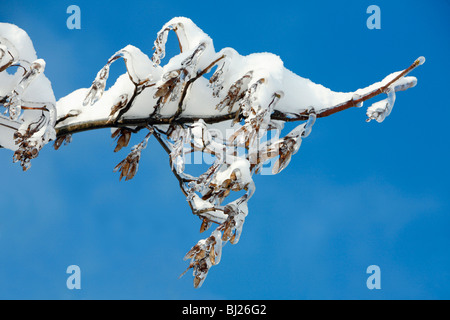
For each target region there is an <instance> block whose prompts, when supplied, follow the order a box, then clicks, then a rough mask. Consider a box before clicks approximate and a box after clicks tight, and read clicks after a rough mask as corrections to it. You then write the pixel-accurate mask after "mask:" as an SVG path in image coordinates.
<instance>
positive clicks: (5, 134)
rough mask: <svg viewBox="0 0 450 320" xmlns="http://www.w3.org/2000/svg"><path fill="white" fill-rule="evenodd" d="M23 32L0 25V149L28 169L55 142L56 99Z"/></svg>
mask: <svg viewBox="0 0 450 320" xmlns="http://www.w3.org/2000/svg"><path fill="white" fill-rule="evenodd" d="M44 70H45V61H44V60H42V59H38V58H37V56H36V52H35V50H34V47H33V44H32V42H31V40H30V38H29V37H28V35H27V34H26V33H25V31H23V30H21V29H20V28H18V27H16V26H15V25H12V24H8V23H0V104H1V107H2V108H3V111H2V114H0V146H1V147H4V148H8V149H11V150H13V151H15V152H14V156H13V161H14V162H19V163H20V165H21V166H22V168H23V170H28V169H29V167H30V165H31V163H30V161H31V159H33V158H36V157H37V156H38V154H39V151H40V150H41V149H42V147H43V146H44V145H45V144H46V143H47V142H49V141H50V140H54V139H56V132H55V124H56V117H57V112H56V100H55V97H54V95H53V90H52V87H51V84H50V81H49V80H48V79H47V78H46V77H45V75H44Z"/></svg>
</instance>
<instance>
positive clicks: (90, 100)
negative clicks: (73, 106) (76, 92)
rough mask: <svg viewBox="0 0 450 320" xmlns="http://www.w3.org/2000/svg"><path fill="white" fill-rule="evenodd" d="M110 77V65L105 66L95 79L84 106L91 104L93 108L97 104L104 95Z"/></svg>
mask: <svg viewBox="0 0 450 320" xmlns="http://www.w3.org/2000/svg"><path fill="white" fill-rule="evenodd" d="M108 76H109V64H107V65H105V66H104V67H103V68H102V69H101V70H100V71H99V72H98V73H97V76H96V77H95V80H94V81H93V82H92V85H91V88H90V90H89V92H88V94H87V95H86V98H85V99H84V101H83V106H86V105H88V104H90V105H91V106H92V105H93V104H94V103H96V102H97V101H98V100H100V98H101V97H102V95H103V92H104V91H105V87H106V80H108Z"/></svg>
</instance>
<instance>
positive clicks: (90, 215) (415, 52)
mask: <svg viewBox="0 0 450 320" xmlns="http://www.w3.org/2000/svg"><path fill="white" fill-rule="evenodd" d="M71 4H76V5H78V6H79V7H80V8H81V30H68V29H67V28H66V19H67V18H68V16H69V15H68V14H66V8H67V7H68V6H69V5H71ZM371 4H376V5H378V6H379V7H380V9H381V29H380V30H369V29H368V28H367V27H366V20H367V18H368V17H369V15H368V14H367V13H366V9H367V7H368V6H369V5H371ZM449 13H450V2H449V1H437V0H436V1H395V2H394V1H374V2H372V1H341V2H335V1H295V2H294V1H276V2H273V1H270V2H267V1H255V2H252V1H247V2H242V1H227V2H221V3H220V4H216V3H214V2H198V1H158V2H155V1H132V0H130V1H127V2H125V4H123V3H122V2H119V1H103V2H93V1H74V2H67V1H58V2H50V1H46V2H44V3H42V2H39V3H38V2H36V1H15V0H12V1H8V6H7V9H6V10H4V9H2V10H1V12H0V21H2V22H11V23H14V24H17V25H18V26H20V27H21V28H23V29H24V30H26V31H27V32H28V33H29V35H30V37H31V39H32V40H33V42H34V45H35V48H36V51H37V53H38V56H39V57H40V58H43V59H45V60H46V62H47V67H46V75H47V77H48V78H49V79H50V80H51V81H52V84H53V89H54V92H55V95H56V97H57V99H58V98H61V97H63V96H65V95H67V94H68V93H70V92H72V91H73V90H75V89H78V88H81V87H89V86H90V84H91V82H92V80H93V78H94V77H95V75H96V73H97V71H98V70H99V69H100V68H101V67H102V66H103V65H104V63H105V62H106V60H107V59H108V58H109V57H110V56H111V55H112V54H113V53H114V52H116V51H117V50H118V49H121V48H122V47H124V46H126V45H127V44H133V45H135V46H137V47H139V48H140V49H141V50H142V51H143V52H146V53H147V54H149V55H151V53H152V46H153V41H154V38H155V35H156V32H157V31H158V30H159V29H160V28H161V26H162V25H163V24H164V23H165V22H167V21H168V20H170V19H171V18H172V17H174V16H187V17H189V18H191V19H192V20H193V21H194V22H195V23H196V24H197V25H198V26H200V27H201V28H202V29H203V30H204V31H205V32H206V33H208V34H209V35H210V36H211V37H212V38H213V40H214V44H215V47H216V49H217V50H218V49H220V48H223V47H233V48H235V49H236V50H237V51H238V52H240V53H241V54H250V53H253V52H263V51H269V52H273V53H275V54H277V55H279V56H280V57H281V58H282V59H283V61H284V64H285V66H286V67H287V68H288V69H290V70H292V71H293V72H295V73H297V74H299V75H300V76H303V77H307V78H310V79H311V80H313V81H315V82H317V83H321V84H323V85H325V86H326V87H329V88H331V89H332V90H335V91H353V90H356V89H357V88H360V87H364V86H366V85H369V84H371V83H373V82H376V81H379V80H381V79H382V78H384V76H386V75H387V74H389V73H391V72H393V71H398V70H401V69H403V68H406V67H407V66H409V64H410V63H412V62H413V61H414V59H416V58H417V57H419V56H421V55H423V56H425V57H426V59H427V62H426V63H425V65H423V66H421V67H420V68H418V69H417V70H415V71H414V73H413V74H412V75H414V76H416V77H418V85H417V87H415V88H413V89H411V90H408V91H407V92H401V93H399V94H398V95H397V102H396V105H395V107H394V110H393V112H392V114H391V115H390V117H389V118H388V119H387V120H386V121H385V122H383V123H382V124H378V123H375V122H371V123H369V124H367V123H366V122H365V111H364V110H363V109H354V110H348V111H346V112H342V113H340V114H337V115H334V116H331V117H329V118H324V119H319V120H318V121H317V123H316V125H315V126H314V129H313V131H312V134H311V135H310V136H309V137H308V138H307V139H305V141H304V142H303V144H302V147H301V149H300V151H299V153H298V154H297V155H296V156H294V158H293V160H292V162H291V164H290V165H289V167H288V168H287V169H286V170H284V171H283V172H282V173H281V174H279V175H277V176H257V177H256V178H255V181H256V184H257V190H256V193H255V195H254V197H253V198H252V199H251V200H250V202H249V208H250V214H249V216H248V218H247V220H246V224H245V226H244V232H243V235H242V237H241V240H240V242H239V244H237V245H235V246H233V245H231V244H227V245H226V246H225V248H224V252H223V258H222V261H221V263H220V264H219V265H218V266H216V267H214V268H213V269H212V271H211V272H210V273H209V275H208V278H207V280H206V282H205V283H204V285H203V287H202V288H201V289H193V287H192V277H191V276H190V274H187V275H185V277H183V278H181V279H178V275H179V274H180V273H181V272H182V271H184V269H185V268H186V266H187V264H186V263H185V262H184V261H183V260H182V257H183V256H184V254H185V253H186V252H187V251H188V250H189V249H190V247H191V246H192V245H193V244H195V243H196V242H197V241H198V240H199V239H201V238H203V235H201V234H199V232H198V230H199V220H198V219H197V218H196V217H194V216H192V214H191V212H190V209H189V207H188V206H187V203H186V201H185V198H184V197H183V195H182V194H181V192H180V191H179V188H178V186H177V181H176V180H175V179H174V177H173V175H172V173H171V172H170V170H169V167H168V159H167V156H166V154H165V153H164V151H163V150H161V148H160V147H159V145H158V144H157V143H156V142H155V141H151V142H150V143H149V146H148V148H147V149H146V151H145V152H144V153H143V157H142V160H141V166H140V169H139V173H138V175H137V176H136V177H135V178H134V179H133V180H132V181H130V182H126V183H124V182H119V179H118V175H117V174H114V173H113V172H112V169H113V168H114V166H115V165H116V164H117V163H118V162H119V161H120V160H121V159H122V158H123V157H125V156H126V151H124V152H121V153H119V154H114V153H113V149H114V144H113V142H112V140H111V139H110V137H109V131H108V130H102V131H98V132H87V133H81V134H77V135H75V136H74V137H73V143H72V144H70V145H69V146H67V147H63V148H61V149H60V150H59V151H54V150H53V148H52V147H51V146H47V147H46V148H45V149H44V150H43V151H42V152H41V154H40V156H39V158H37V159H36V160H34V161H33V165H32V168H31V170H29V171H28V172H26V173H22V172H21V168H20V166H19V165H17V164H12V161H11V159H12V153H11V152H10V151H7V150H0V161H1V164H2V168H3V170H2V171H3V173H2V182H3V183H2V185H3V188H2V191H1V193H0V298H2V299H23V298H25V299H449V298H450V288H449V285H450V271H449V270H450V269H449V268H448V266H449V265H450V253H449V250H448V247H449V244H450V233H449V232H448V230H449V227H450V182H449V178H450V170H449V166H448V164H449V163H450V150H449V145H448V139H449V138H450V136H449V133H448V127H447V123H448V120H447V119H448V118H449V116H450V108H449V107H450V106H449V102H448V97H447V96H448V78H447V73H448V72H449V70H450V68H449V66H450V62H449V59H448V57H449V53H450V50H449V49H450V43H449V31H450V20H449V19H448V16H449ZM117 65H119V64H117ZM115 68H116V70H115V71H114V70H113V74H112V77H113V75H114V72H116V75H117V74H120V73H121V72H123V71H124V69H123V67H122V66H121V67H117V66H116V65H115ZM121 68H122V69H121ZM134 141H139V139H135V140H134ZM72 264H76V265H78V266H80V268H81V273H82V278H81V279H82V280H81V286H82V289H81V290H74V291H71V290H68V289H67V288H66V279H67V277H68V275H67V274H66V268H67V266H69V265H72ZM370 265H378V266H379V267H380V269H381V290H368V289H367V287H366V279H367V277H368V276H369V275H368V274H366V268H367V267H368V266H370Z"/></svg>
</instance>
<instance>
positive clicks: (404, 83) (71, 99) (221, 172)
mask: <svg viewBox="0 0 450 320" xmlns="http://www.w3.org/2000/svg"><path fill="white" fill-rule="evenodd" d="M170 31H174V33H175V34H176V36H177V39H178V43H179V46H180V53H179V54H177V55H175V56H174V57H172V58H171V59H170V60H169V61H167V62H166V63H165V64H163V59H164V56H165V45H166V42H167V38H168V36H169V33H170ZM154 50H155V51H154V53H153V55H152V57H151V58H150V57H148V56H147V55H146V54H145V53H143V52H142V51H141V50H139V49H138V48H136V47H134V46H132V45H128V46H126V47H125V48H123V49H121V50H119V51H117V52H116V53H115V54H114V55H112V56H111V57H110V58H109V59H108V60H107V61H106V64H105V66H104V67H103V68H102V69H101V70H100V71H98V73H97V75H96V77H95V79H94V80H93V82H92V84H91V86H90V87H89V88H83V89H78V90H76V91H74V92H72V93H70V94H68V95H67V96H65V97H62V98H61V99H59V100H58V102H56V101H55V98H54V96H53V91H52V89H51V84H50V82H49V81H48V79H47V78H46V77H45V75H44V69H45V62H44V61H43V60H42V59H38V58H37V56H36V53H35V51H34V48H33V45H32V42H31V40H30V39H29V38H28V36H27V34H26V33H25V32H24V31H23V30H21V29H20V28H18V27H17V26H14V25H11V24H5V23H0V104H1V106H2V107H3V108H4V110H5V113H4V115H0V146H1V147H4V148H8V149H11V150H13V151H14V152H15V153H14V158H13V159H14V161H19V162H20V163H21V165H22V167H23V168H24V170H27V169H28V168H29V167H30V160H31V159H33V158H35V157H37V155H38V153H39V151H40V150H41V149H42V147H43V146H44V145H45V144H47V143H48V142H49V141H52V140H54V141H55V143H54V148H55V149H58V148H60V147H61V146H62V145H63V144H68V143H70V141H71V139H72V135H73V134H75V133H77V132H81V131H87V130H94V129H101V128H110V129H111V133H112V138H114V139H116V141H117V144H116V147H115V149H114V151H115V152H119V151H120V150H122V149H123V148H125V147H127V146H128V144H129V142H130V139H131V136H132V135H133V134H134V133H137V132H138V131H141V130H144V131H147V134H146V136H145V138H144V139H143V140H142V141H141V142H140V143H139V144H137V145H136V146H134V147H132V148H131V151H130V153H129V154H128V156H126V157H125V158H124V160H123V161H121V162H120V163H119V164H118V165H117V166H116V167H115V169H114V171H119V172H120V179H122V178H125V180H130V179H132V178H133V177H134V176H135V174H136V173H137V171H138V167H139V161H140V158H141V156H142V152H143V150H144V149H145V148H146V146H147V142H148V140H149V139H150V138H151V137H152V136H153V137H155V138H156V140H157V141H158V142H159V143H160V144H161V146H162V147H163V148H164V150H165V151H166V152H167V154H168V157H169V165H170V169H171V170H172V172H173V173H174V175H175V177H176V178H177V179H178V181H179V184H180V188H181V191H182V192H183V194H184V195H185V196H186V199H187V201H188V203H189V206H190V208H191V211H192V213H193V214H195V215H196V216H198V217H199V218H200V220H201V225H200V231H201V232H205V231H206V230H208V229H209V228H210V227H211V226H212V225H213V224H216V225H217V227H216V228H214V230H213V231H212V233H211V235H210V236H208V237H207V238H205V239H203V240H200V241H199V242H198V243H197V244H196V245H195V246H193V247H192V249H191V250H190V251H189V252H188V254H187V255H186V256H185V259H190V264H189V266H188V269H193V274H194V286H195V287H199V286H201V285H202V283H203V281H204V280H205V278H206V276H207V274H208V272H209V270H210V268H211V267H212V266H214V265H216V264H218V263H219V261H220V257H221V254H222V246H224V245H225V244H226V243H227V242H230V243H232V244H236V243H237V242H238V241H239V239H240V236H241V233H242V228H243V225H244V222H245V218H246V216H247V214H248V206H247V203H248V200H249V199H250V198H251V197H252V195H253V193H254V191H255V183H254V182H253V178H252V177H253V175H254V174H258V173H261V172H262V171H263V169H264V168H265V167H266V166H267V164H269V165H270V167H271V173H273V174H277V173H279V172H281V171H282V170H283V169H284V168H286V167H287V166H288V164H289V163H290V161H291V157H292V155H294V154H295V153H297V152H298V150H299V148H300V145H301V143H302V141H303V139H304V138H306V137H308V136H309V134H310V133H311V130H312V128H313V125H314V123H315V122H316V121H317V119H319V118H322V117H326V116H329V115H332V114H334V113H337V112H340V111H343V110H346V109H348V108H351V107H362V105H363V102H365V101H367V100H370V99H373V98H375V97H376V96H379V95H381V94H385V95H386V98H385V99H383V100H381V101H378V102H375V103H374V104H373V105H372V106H370V107H369V108H368V109H367V112H366V114H367V117H368V121H370V120H372V119H373V120H376V121H378V122H382V121H383V120H384V119H385V118H386V117H387V116H388V115H389V114H390V113H391V111H392V108H393V105H394V102H395V99H396V92H398V91H403V90H406V89H408V88H411V87H414V86H415V85H416V83H417V79H416V78H415V77H411V76H407V75H408V74H409V72H411V71H412V70H413V69H414V68H416V67H417V66H418V65H421V64H423V62H424V61H425V59H424V58H423V57H420V58H418V59H417V60H415V61H414V62H413V64H412V65H411V66H410V67H408V68H406V69H405V70H403V71H399V72H395V73H392V74H390V75H388V76H387V77H385V78H384V79H383V80H381V81H380V82H377V83H374V84H372V85H370V86H368V87H366V88H363V89H358V90H356V91H352V92H334V91H332V90H330V89H328V88H326V87H324V86H322V85H320V84H316V83H314V82H312V81H311V80H309V79H305V78H302V77H300V76H298V75H296V74H294V73H293V72H291V71H289V70H288V69H286V68H285V67H284V65H283V62H282V60H281V59H280V58H279V57H278V56H276V55H274V54H270V53H258V54H251V55H248V56H242V55H240V54H239V53H238V52H236V51H235V50H234V49H232V48H224V49H221V50H219V51H216V50H215V48H214V45H213V41H212V39H211V38H210V37H209V36H208V35H207V34H206V33H204V32H203V31H202V30H201V29H200V28H198V27H197V26H196V25H195V24H194V23H193V22H192V21H191V20H190V19H187V18H180V17H179V18H174V19H172V20H170V21H169V22H168V23H167V24H165V25H164V26H163V27H162V28H161V30H160V31H159V32H158V34H157V36H156V40H155V47H154ZM120 59H122V60H123V61H124V63H125V66H126V70H127V71H126V73H125V74H123V75H121V76H119V77H118V78H117V79H116V80H115V83H114V84H113V85H112V86H111V87H110V88H109V89H108V90H106V88H107V81H108V78H109V71H110V68H111V66H112V64H113V63H114V62H116V61H119V60H120ZM14 66H16V67H17V68H16V69H14V68H13V67H14ZM13 69H14V70H15V72H11V70H13ZM10 72H11V73H10ZM295 121H299V122H301V123H299V124H298V125H297V126H296V127H295V128H294V129H293V130H291V131H290V132H289V133H287V134H283V127H284V124H285V123H286V122H295ZM195 153H200V154H203V155H208V156H209V157H210V159H212V161H211V162H210V163H209V167H208V169H207V170H206V171H205V172H204V173H203V174H201V175H200V176H193V175H191V174H189V173H187V172H186V164H188V163H189V161H188V160H189V159H190V157H191V156H192V155H193V154H195ZM202 159H203V158H202ZM202 163H203V162H202ZM231 194H235V195H236V196H234V197H233V199H235V200H233V201H231V200H228V199H231V198H229V196H230V195H231Z"/></svg>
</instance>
